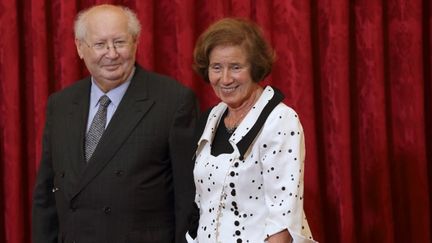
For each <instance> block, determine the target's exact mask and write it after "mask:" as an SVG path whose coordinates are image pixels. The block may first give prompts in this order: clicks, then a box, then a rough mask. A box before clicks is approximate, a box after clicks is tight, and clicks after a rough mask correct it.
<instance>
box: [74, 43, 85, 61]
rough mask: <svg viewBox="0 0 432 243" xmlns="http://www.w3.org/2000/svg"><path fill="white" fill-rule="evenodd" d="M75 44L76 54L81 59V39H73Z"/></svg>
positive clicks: (82, 55)
mask: <svg viewBox="0 0 432 243" xmlns="http://www.w3.org/2000/svg"><path fill="white" fill-rule="evenodd" d="M75 46H76V49H77V52H78V56H79V57H80V58H81V59H83V57H84V54H83V52H82V48H83V45H82V43H81V41H80V40H78V39H75Z"/></svg>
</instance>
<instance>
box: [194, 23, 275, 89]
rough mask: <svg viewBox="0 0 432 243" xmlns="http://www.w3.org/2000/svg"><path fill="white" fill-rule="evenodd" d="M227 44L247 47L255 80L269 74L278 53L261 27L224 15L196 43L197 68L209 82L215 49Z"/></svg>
mask: <svg viewBox="0 0 432 243" xmlns="http://www.w3.org/2000/svg"><path fill="white" fill-rule="evenodd" d="M226 45H227V46H240V47H242V48H244V50H245V51H246V54H247V55H248V58H247V59H248V62H249V63H250V65H251V69H250V70H251V77H252V80H253V81H254V82H259V81H261V80H263V79H264V78H265V77H267V76H268V75H269V73H270V71H271V69H272V66H273V63H274V60H275V54H274V51H273V49H272V48H271V47H270V45H269V44H268V43H267V42H266V40H265V39H264V37H263V34H262V31H261V30H260V28H259V27H258V26H257V25H256V24H255V23H253V22H251V21H248V20H245V19H238V18H224V19H221V20H219V21H217V22H215V23H214V24H212V25H210V27H209V28H208V29H207V30H206V31H205V32H204V33H202V34H201V35H200V37H199V38H198V40H197V43H196V45H195V50H194V64H193V68H194V70H195V71H196V72H197V73H198V74H199V75H200V76H201V77H202V78H204V80H205V81H206V82H209V77H208V67H209V64H210V60H209V59H210V53H211V51H212V50H213V48H215V47H216V46H226Z"/></svg>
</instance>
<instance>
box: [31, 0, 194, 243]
mask: <svg viewBox="0 0 432 243" xmlns="http://www.w3.org/2000/svg"><path fill="white" fill-rule="evenodd" d="M139 32H140V24H139V21H138V19H137V17H136V16H135V14H134V13H133V12H132V11H131V10H130V9H127V8H124V7H119V6H113V5H99V6H95V7H92V8H90V9H87V10H85V11H83V12H81V13H80V14H79V15H78V17H77V19H76V22H75V38H76V39H75V43H76V48H77V51H78V54H79V56H80V58H81V59H83V60H84V62H85V65H86V66H87V68H88V70H89V72H90V74H91V77H87V78H85V79H83V80H80V81H78V82H76V83H75V84H73V85H72V86H70V87H68V88H66V89H64V90H62V91H60V92H57V93H55V94H53V95H52V96H51V97H50V98H49V101H48V105H47V116H46V126H45V131H44V136H43V151H42V160H41V163H40V168H39V172H38V176H37V180H36V184H35V190H34V197H33V222H32V223H33V242H34V243H54V242H65V243H72V242H74V243H108V242H111V243H123V242H124V243H142V242H152V243H155V242H163V243H172V242H185V232H186V228H187V218H188V214H189V212H190V206H192V204H193V203H192V202H193V196H194V185H193V178H192V167H193V165H192V160H191V158H192V155H193V152H194V151H193V146H192V134H193V130H194V126H195V119H196V116H197V112H198V106H197V102H196V99H195V96H194V95H193V93H192V92H191V91H190V90H189V89H187V88H185V87H184V86H182V85H180V84H179V83H177V82H176V81H174V80H172V79H170V78H168V77H164V76H161V75H158V74H155V73H151V72H148V71H145V70H144V69H143V68H141V67H140V66H138V65H137V64H135V56H136V50H137V42H138V37H139Z"/></svg>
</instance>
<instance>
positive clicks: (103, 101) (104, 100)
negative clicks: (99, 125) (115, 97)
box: [99, 95, 111, 107]
mask: <svg viewBox="0 0 432 243" xmlns="http://www.w3.org/2000/svg"><path fill="white" fill-rule="evenodd" d="M110 102H111V100H110V99H109V98H108V96H106V95H103V96H101V97H100V99H99V104H100V105H101V106H103V107H107V106H108V105H109V103H110Z"/></svg>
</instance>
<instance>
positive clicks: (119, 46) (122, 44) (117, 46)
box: [82, 40, 131, 54]
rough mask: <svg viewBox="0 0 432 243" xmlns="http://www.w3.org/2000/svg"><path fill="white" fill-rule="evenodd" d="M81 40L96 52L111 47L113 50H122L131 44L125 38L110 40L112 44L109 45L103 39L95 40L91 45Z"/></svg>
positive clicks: (101, 51)
mask: <svg viewBox="0 0 432 243" xmlns="http://www.w3.org/2000/svg"><path fill="white" fill-rule="evenodd" d="M82 42H83V43H85V44H86V45H87V46H88V47H89V48H91V49H93V50H94V51H95V52H96V53H98V54H104V53H107V52H108V51H109V50H110V49H111V48H114V50H115V51H123V50H125V49H126V48H127V47H128V46H129V45H130V44H131V43H130V41H127V40H115V41H113V42H112V45H110V44H109V42H105V41H101V42H96V43H94V44H91V45H90V44H88V43H87V42H86V41H85V40H82Z"/></svg>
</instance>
